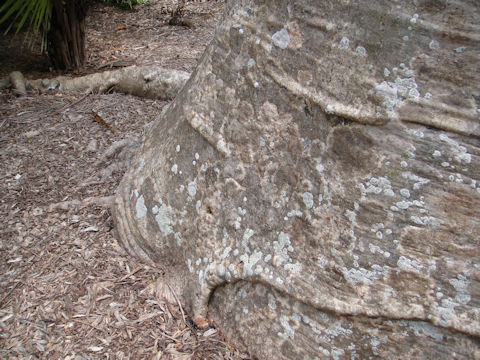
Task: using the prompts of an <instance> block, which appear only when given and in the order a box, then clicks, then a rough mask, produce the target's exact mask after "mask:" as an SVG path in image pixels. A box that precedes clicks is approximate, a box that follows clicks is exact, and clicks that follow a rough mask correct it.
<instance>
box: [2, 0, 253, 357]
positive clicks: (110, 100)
mask: <svg viewBox="0 0 480 360" xmlns="http://www.w3.org/2000/svg"><path fill="white" fill-rule="evenodd" d="M174 3H175V2H174V1H170V2H166V1H154V0H149V1H148V2H146V3H144V4H141V5H139V6H137V7H136V8H135V10H134V11H121V10H118V9H115V8H112V7H110V6H107V5H104V4H100V3H96V4H94V5H93V6H92V8H91V9H90V11H89V16H88V19H87V52H88V54H89V57H88V63H87V66H86V68H85V69H83V70H82V73H90V72H95V71H101V70H102V69H106V68H110V67H113V66H119V64H121V63H122V62H125V63H128V64H132V63H134V64H137V65H146V64H158V65H159V66H163V67H168V68H174V69H179V70H186V71H192V70H193V68H194V66H195V64H196V62H197V60H198V58H199V57H200V56H201V54H202V52H203V50H204V48H205V46H206V45H207V44H208V42H209V41H210V39H211V38H212V36H213V31H214V27H215V23H216V21H217V20H218V18H219V16H220V15H221V12H222V8H223V3H221V2H204V3H189V4H187V6H186V8H185V16H186V17H188V18H189V19H192V21H193V24H194V26H193V27H191V26H190V27H186V26H170V25H168V20H169V14H168V12H167V11H166V10H165V9H166V6H167V5H169V6H172V5H174ZM21 41H22V39H21V38H19V37H17V38H13V37H11V36H9V37H2V38H1V40H0V46H1V49H2V50H1V51H0V69H1V70H0V76H4V75H6V74H8V73H9V72H10V71H12V70H20V71H22V72H23V73H24V74H25V76H26V77H27V78H39V77H50V76H54V75H56V74H54V73H51V72H49V69H48V62H47V61H46V59H45V58H44V57H42V56H41V55H40V54H38V53H36V52H35V51H33V52H32V51H30V50H28V49H25V48H21V47H20V46H19V44H20V43H21ZM4 49H6V51H4ZM7 53H8V54H9V56H8V57H7V56H5V54H7ZM79 100H80V101H79ZM166 104H167V103H166V102H163V101H158V100H156V101H155V100H148V99H141V98H136V97H133V96H128V95H122V94H115V93H112V94H102V95H101V94H90V95H88V96H86V97H85V96H83V94H76V93H68V94H66V93H56V92H45V93H30V94H28V96H24V97H15V96H14V95H13V94H12V93H11V92H10V91H9V90H2V91H1V92H0V358H5V359H15V358H18V359H70V360H73V359H75V360H81V359H248V356H247V355H245V354H242V353H240V352H239V351H237V350H235V349H234V348H232V347H231V346H230V345H229V344H228V343H227V342H225V341H224V339H223V338H222V337H221V335H220V334H219V332H218V331H217V330H216V329H214V328H210V329H206V330H199V329H197V328H195V326H194V325H193V324H192V322H191V320H190V318H189V316H188V314H185V312H184V309H183V308H182V305H181V303H180V302H178V301H174V302H173V303H171V302H166V301H165V299H164V298H163V297H162V291H163V290H162V289H164V287H165V282H164V281H163V280H164V279H165V269H163V268H162V266H161V264H159V266H158V268H152V267H149V266H147V265H145V264H142V263H141V262H139V261H138V260H136V259H134V258H132V257H130V256H128V255H127V254H126V253H125V251H124V250H123V249H122V248H121V247H120V246H119V245H118V243H117V241H116V240H115V237H114V229H113V223H112V217H111V214H110V210H109V208H108V206H107V204H108V200H109V199H110V198H111V196H112V195H113V194H114V192H115V189H116V187H117V186H118V183H119V181H120V179H121V177H122V175H123V173H124V171H125V170H126V164H127V159H126V158H127V157H128V156H129V151H126V150H128V149H129V147H130V146H131V144H134V143H135V141H134V140H135V139H139V138H141V136H142V134H143V131H144V127H145V125H147V124H148V123H150V122H151V121H153V120H155V119H156V118H157V117H158V116H159V115H160V112H161V111H162V108H163V107H164V106H165V105H166ZM92 110H93V111H94V112H95V113H97V114H99V115H100V116H101V117H102V118H103V119H104V120H105V122H107V123H108V124H109V125H110V127H106V126H104V125H103V124H101V123H99V122H96V121H95V120H94V118H95V117H94V113H93V112H92ZM130 140H132V141H130ZM118 144H123V145H126V146H125V147H119V146H118ZM167 271H168V269H167Z"/></svg>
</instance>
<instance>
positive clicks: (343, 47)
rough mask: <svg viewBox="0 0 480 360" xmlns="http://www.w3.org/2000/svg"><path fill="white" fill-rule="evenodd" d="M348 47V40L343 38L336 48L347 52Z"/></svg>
mask: <svg viewBox="0 0 480 360" xmlns="http://www.w3.org/2000/svg"><path fill="white" fill-rule="evenodd" d="M349 47H350V39H349V38H348V37H346V36H344V37H343V38H342V40H340V43H339V44H338V48H339V49H340V50H348V48H349Z"/></svg>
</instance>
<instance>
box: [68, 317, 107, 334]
mask: <svg viewBox="0 0 480 360" xmlns="http://www.w3.org/2000/svg"><path fill="white" fill-rule="evenodd" d="M71 320H72V321H75V322H77V323H79V324H83V325H87V326H90V327H92V328H94V329H95V330H98V331H101V332H103V333H107V332H106V331H105V330H104V329H101V328H99V327H98V326H95V325H93V324H90V323H88V322H86V321H82V320H78V319H71Z"/></svg>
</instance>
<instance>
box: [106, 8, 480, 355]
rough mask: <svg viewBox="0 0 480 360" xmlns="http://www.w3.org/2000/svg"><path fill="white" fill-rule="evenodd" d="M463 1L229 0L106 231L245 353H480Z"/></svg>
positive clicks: (471, 104)
mask: <svg viewBox="0 0 480 360" xmlns="http://www.w3.org/2000/svg"><path fill="white" fill-rule="evenodd" d="M479 19H480V6H479V4H478V2H477V1H473V0H470V1H468V0H463V1H461V0H457V1H452V2H446V1H438V2H432V1H418V0H415V1H414V0H410V1H404V2H393V1H377V2H370V1H366V0H360V1H355V2H351V1H334V0H332V1H328V0H325V1H317V0H310V1H309V0H299V1H267V0H265V1H253V0H240V1H232V2H229V3H228V5H227V8H226V12H225V15H224V18H223V19H222V21H221V22H220V24H219V25H218V28H217V32H216V35H215V38H214V40H213V42H212V43H211V44H210V46H209V47H208V48H207V50H206V53H205V54H204V56H203V57H202V59H201V62H200V64H199V66H198V68H197V70H196V71H195V72H194V74H193V75H192V76H191V78H190V80H189V82H188V83H187V85H186V86H185V87H184V88H183V90H182V91H181V93H180V94H179V95H178V96H177V98H176V99H175V101H174V102H173V103H172V104H171V105H170V107H169V109H168V110H167V111H166V112H165V114H164V115H163V117H162V118H161V119H160V120H158V121H156V122H155V123H154V125H153V126H152V128H151V130H150V132H149V133H148V135H147V136H146V138H145V139H144V142H143V144H142V147H141V150H140V151H139V153H138V154H137V156H136V158H135V160H134V161H133V163H132V165H131V168H130V170H129V171H128V172H127V174H126V175H125V177H124V179H123V181H122V184H121V186H120V187H119V190H118V193H117V196H116V200H115V206H114V207H115V209H114V210H115V221H116V229H117V233H118V237H119V240H120V241H121V243H122V244H123V245H124V246H125V248H126V249H127V250H128V251H130V252H131V253H132V254H134V255H136V256H138V257H139V258H140V259H143V261H147V262H151V263H154V264H155V263H156V264H161V265H162V266H163V267H164V268H166V269H168V270H169V272H170V276H171V281H172V284H173V286H174V287H175V291H176V292H177V293H178V294H181V297H182V299H183V301H184V302H185V305H186V308H187V309H188V310H189V311H190V312H191V314H192V315H193V316H194V319H195V321H196V323H197V325H199V326H206V325H207V323H208V322H207V320H210V321H212V322H213V323H214V324H215V325H216V326H218V327H219V328H220V329H221V331H222V332H223V333H224V334H225V335H226V337H227V338H228V339H229V341H231V342H233V343H236V344H237V345H239V346H243V347H245V348H248V349H249V351H251V352H252V353H253V354H256V355H257V356H259V357H260V358H272V359H300V358H303V359H312V358H328V357H331V358H334V359H340V358H359V359H364V358H373V357H381V358H409V359H411V358H419V359H424V358H435V357H438V358H451V357H452V356H455V357H458V358H480V350H479V338H480V310H479V309H480V282H479V279H480V247H479V236H478V234H479V233H480V221H479V220H480V219H479V215H478V209H479V208H480V140H479V137H480V127H479V124H480V119H479V116H480V90H479V87H478V84H480V71H479V64H480V44H479V42H480V35H479V34H480V24H479Z"/></svg>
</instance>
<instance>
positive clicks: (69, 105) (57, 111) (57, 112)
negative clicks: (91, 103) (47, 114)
mask: <svg viewBox="0 0 480 360" xmlns="http://www.w3.org/2000/svg"><path fill="white" fill-rule="evenodd" d="M91 93H92V91H91V90H89V91H87V92H86V93H85V95H83V96H82V97H81V98H80V99H78V100H77V101H74V102H73V103H71V104H68V105H65V106H64V107H62V108H61V109H59V110H56V111H55V112H54V114H59V113H61V112H63V111H65V110H67V109H68V108H70V107H72V106H75V105H77V104H78V103H79V102H81V101H83V100H85V99H86V98H87V97H88V95H90V94H91Z"/></svg>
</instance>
